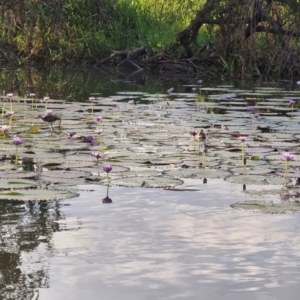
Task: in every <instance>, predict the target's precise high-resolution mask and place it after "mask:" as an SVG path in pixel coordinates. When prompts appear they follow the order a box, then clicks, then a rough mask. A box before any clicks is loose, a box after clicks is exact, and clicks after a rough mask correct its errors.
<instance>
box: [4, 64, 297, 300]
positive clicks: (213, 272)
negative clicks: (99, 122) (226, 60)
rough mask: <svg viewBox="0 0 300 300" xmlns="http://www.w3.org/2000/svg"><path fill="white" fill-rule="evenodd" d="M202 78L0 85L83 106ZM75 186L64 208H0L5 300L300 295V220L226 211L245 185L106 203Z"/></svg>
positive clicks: (84, 73)
mask: <svg viewBox="0 0 300 300" xmlns="http://www.w3.org/2000/svg"><path fill="white" fill-rule="evenodd" d="M197 79H198V78H186V79H185V80H184V79H180V80H178V79H176V80H175V79H173V78H165V77H160V76H156V77H152V76H150V75H145V74H139V75H138V76H134V77H130V76H124V75H120V74H112V75H109V76H108V75H107V74H103V73H99V71H96V70H93V69H90V68H77V69H76V71H74V69H71V68H67V69H51V70H44V69H42V68H41V69H39V68H36V69H28V70H17V71H13V70H11V71H10V70H7V71H5V72H2V77H1V81H0V88H1V89H2V90H4V91H5V92H13V93H14V94H18V95H27V94H28V92H36V93H37V94H38V95H39V97H43V96H45V95H46V94H49V95H51V97H52V98H69V99H72V100H74V101H82V100H84V99H88V97H89V96H90V94H91V93H101V94H102V95H104V96H106V95H111V94H114V93H115V92H116V91H120V90H122V91H147V92H149V93H165V91H166V89H167V88H169V87H171V86H173V85H174V86H175V84H176V87H177V86H178V89H182V90H184V89H186V88H185V87H182V84H192V83H194V82H196V81H197ZM211 84H213V83H211ZM287 85H289V83H287ZM186 184H191V185H195V186H197V185H198V187H199V182H198V181H193V180H190V182H187V183H186ZM80 189H81V190H80V196H79V197H77V198H73V199H69V200H65V201H52V202H33V201H32V202H17V201H14V202H11V201H1V202H0V230H1V241H0V243H1V244H0V245H1V246H0V299H26V300H27V299H32V300H37V299H39V300H52V299H55V300H81V299H91V300H94V299H95V300H96V299H100V300H102V299H103V300H106V299H122V300H123V299H126V300H127V299H130V300H144V299H145V300H148V299H149V300H150V299H151V300H152V299H200V300H206V299H222V300H223V299H225V300H227V299H228V300H232V299H234V300H238V299H243V300H248V299H249V300H253V299H258V300H273V299H274V300H275V299H278V300H279V299H284V298H288V299H290V300H296V299H298V298H299V294H300V287H299V280H300V251H299V250H300V215H299V214H282V215H271V214H263V213H253V212H250V211H242V210H233V209H231V208H230V206H229V205H230V204H232V203H235V202H238V201H244V200H247V197H249V196H246V195H245V194H243V193H242V189H243V187H242V186H241V185H238V184H230V183H228V182H224V181H223V180H208V182H207V184H202V182H201V184H200V191H197V192H188V191H185V192H174V191H167V190H163V189H142V188H121V187H113V188H111V190H110V197H111V198H112V199H113V204H108V205H103V204H102V201H101V199H103V198H104V197H105V193H106V188H105V187H104V186H100V185H95V186H91V185H90V186H81V187H80ZM272 197H275V196H270V199H272Z"/></svg>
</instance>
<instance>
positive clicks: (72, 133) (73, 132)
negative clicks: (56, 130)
mask: <svg viewBox="0 0 300 300" xmlns="http://www.w3.org/2000/svg"><path fill="white" fill-rule="evenodd" d="M75 134H76V132H75V131H70V132H67V133H66V135H67V137H69V138H72V137H73V136H74V135H75Z"/></svg>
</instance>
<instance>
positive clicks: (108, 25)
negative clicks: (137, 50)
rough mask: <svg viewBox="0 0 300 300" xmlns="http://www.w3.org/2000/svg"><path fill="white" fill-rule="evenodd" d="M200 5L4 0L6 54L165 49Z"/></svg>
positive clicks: (86, 56) (65, 55)
mask: <svg viewBox="0 0 300 300" xmlns="http://www.w3.org/2000/svg"><path fill="white" fill-rule="evenodd" d="M7 2H9V3H7ZM198 5H199V1H196V0H189V1H181V0H175V1H172V2H169V1H164V0H158V1H157V0H151V1H146V0H132V1H131V0H56V1H55V0H52V1H47V2H45V1H39V0H19V1H2V2H1V0H0V9H1V14H0V24H1V26H0V44H1V45H2V48H3V50H2V51H1V54H0V55H2V57H1V56H0V58H2V59H5V60H8V61H18V62H19V63H25V62H27V61H36V62H37V61H46V62H58V61H78V60H80V61H95V60H96V59H99V58H103V57H104V56H106V55H108V54H109V53H110V52H111V51H112V50H126V49H130V48H134V47H138V46H141V45H143V46H145V47H146V48H147V49H151V50H155V49H159V48H162V47H164V46H166V45H167V44H169V43H171V42H172V40H173V39H174V36H175V34H176V32H178V31H179V30H181V29H183V28H184V26H186V25H187V24H188V22H189V21H190V19H191V18H192V17H193V14H194V10H195V9H197V6H198Z"/></svg>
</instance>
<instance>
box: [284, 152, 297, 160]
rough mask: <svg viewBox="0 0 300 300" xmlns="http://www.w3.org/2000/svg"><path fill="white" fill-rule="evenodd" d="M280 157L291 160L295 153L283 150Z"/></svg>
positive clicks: (293, 158)
mask: <svg viewBox="0 0 300 300" xmlns="http://www.w3.org/2000/svg"><path fill="white" fill-rule="evenodd" d="M281 159H282V160H286V161H292V160H295V159H296V157H295V155H293V154H291V153H289V152H284V153H282V156H281Z"/></svg>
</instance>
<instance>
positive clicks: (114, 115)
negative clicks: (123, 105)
mask: <svg viewBox="0 0 300 300" xmlns="http://www.w3.org/2000/svg"><path fill="white" fill-rule="evenodd" d="M111 106H112V107H113V121H115V119H116V107H117V106H118V103H117V102H115V101H114V102H112V103H111Z"/></svg>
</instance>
